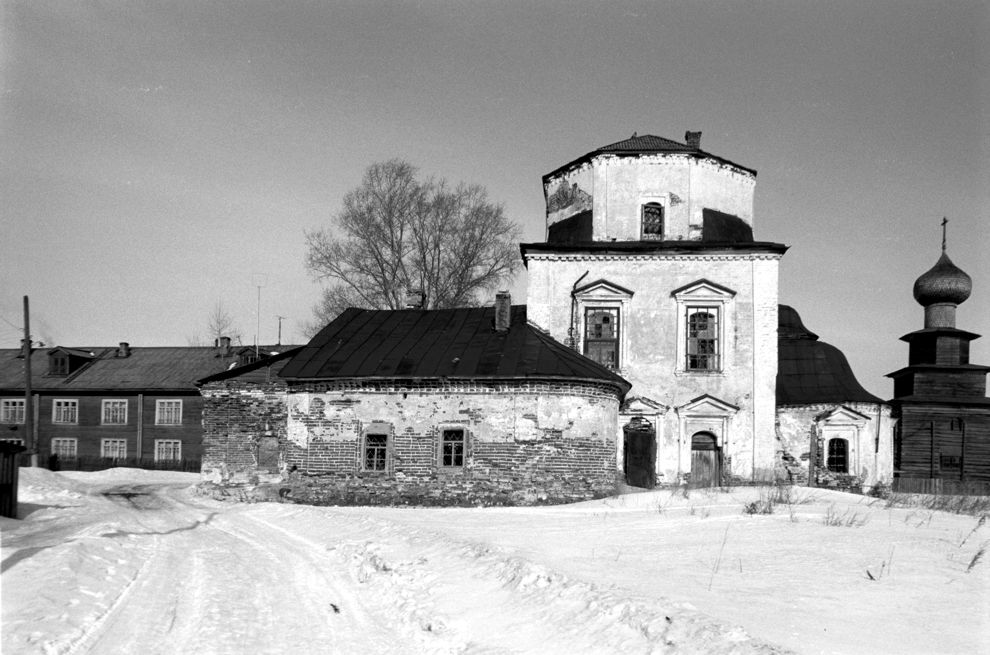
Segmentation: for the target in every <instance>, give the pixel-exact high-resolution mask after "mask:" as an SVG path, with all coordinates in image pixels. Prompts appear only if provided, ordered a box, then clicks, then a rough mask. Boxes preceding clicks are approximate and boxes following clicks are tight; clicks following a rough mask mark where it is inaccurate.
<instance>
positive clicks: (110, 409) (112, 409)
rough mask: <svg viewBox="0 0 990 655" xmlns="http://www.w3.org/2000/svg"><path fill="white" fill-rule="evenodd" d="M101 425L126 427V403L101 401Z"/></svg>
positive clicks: (122, 401) (124, 401)
mask: <svg viewBox="0 0 990 655" xmlns="http://www.w3.org/2000/svg"><path fill="white" fill-rule="evenodd" d="M103 425H127V401H126V400H104V401H103Z"/></svg>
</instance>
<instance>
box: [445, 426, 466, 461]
mask: <svg viewBox="0 0 990 655" xmlns="http://www.w3.org/2000/svg"><path fill="white" fill-rule="evenodd" d="M465 442H466V438H465V436H464V430H461V429H460V428H452V429H449V430H444V431H443V443H442V444H441V446H440V449H441V452H440V455H441V461H442V463H443V465H444V466H464V452H465V450H466V448H465V445H466V443H465Z"/></svg>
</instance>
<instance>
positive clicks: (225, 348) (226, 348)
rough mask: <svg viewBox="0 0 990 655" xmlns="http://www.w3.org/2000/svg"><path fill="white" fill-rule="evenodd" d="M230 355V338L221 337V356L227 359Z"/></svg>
mask: <svg viewBox="0 0 990 655" xmlns="http://www.w3.org/2000/svg"><path fill="white" fill-rule="evenodd" d="M229 354H230V337H220V356H221V357H226V356H228V355H229Z"/></svg>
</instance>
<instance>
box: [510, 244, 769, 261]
mask: <svg viewBox="0 0 990 655" xmlns="http://www.w3.org/2000/svg"><path fill="white" fill-rule="evenodd" d="M787 248H788V246H785V245H784V244H782V243H774V242H772V241H749V242H741V241H726V242H711V241H586V242H583V243H520V244H519V250H520V252H522V255H523V263H526V255H527V254H531V253H588V254H601V255H608V254H613V253H614V254H627V253H649V252H658V253H664V254H673V255H690V254H696V253H698V252H712V251H717V250H730V251H734V252H739V253H773V254H779V255H783V254H784V253H785V252H787Z"/></svg>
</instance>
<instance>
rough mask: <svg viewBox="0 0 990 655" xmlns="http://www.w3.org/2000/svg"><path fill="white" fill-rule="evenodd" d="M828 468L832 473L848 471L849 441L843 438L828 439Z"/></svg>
mask: <svg viewBox="0 0 990 655" xmlns="http://www.w3.org/2000/svg"><path fill="white" fill-rule="evenodd" d="M827 467H828V470H829V471H831V472H833V473H848V472H849V442H848V441H846V440H845V439H830V440H829V442H828V462H827Z"/></svg>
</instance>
